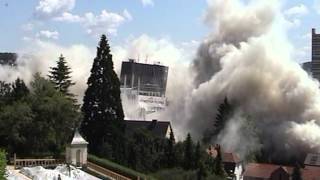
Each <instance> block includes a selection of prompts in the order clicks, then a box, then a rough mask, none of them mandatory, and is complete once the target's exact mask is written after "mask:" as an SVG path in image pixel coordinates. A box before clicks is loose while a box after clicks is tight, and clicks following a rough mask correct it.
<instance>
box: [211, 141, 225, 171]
mask: <svg viewBox="0 0 320 180" xmlns="http://www.w3.org/2000/svg"><path fill="white" fill-rule="evenodd" d="M215 150H216V151H217V156H216V158H215V159H214V164H213V173H214V174H216V175H218V176H225V174H226V172H225V171H224V166H223V163H222V155H221V148H220V145H216V146H215Z"/></svg>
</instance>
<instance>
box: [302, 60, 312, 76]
mask: <svg viewBox="0 0 320 180" xmlns="http://www.w3.org/2000/svg"><path fill="white" fill-rule="evenodd" d="M301 67H302V69H303V70H305V71H306V72H307V73H308V74H309V75H310V76H312V72H311V67H312V63H311V62H304V63H302V64H301Z"/></svg>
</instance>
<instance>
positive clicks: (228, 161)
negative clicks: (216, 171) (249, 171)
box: [207, 145, 243, 180]
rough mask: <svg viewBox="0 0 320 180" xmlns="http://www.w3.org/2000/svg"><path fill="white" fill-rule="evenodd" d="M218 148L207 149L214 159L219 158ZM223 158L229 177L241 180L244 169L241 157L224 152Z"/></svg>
mask: <svg viewBox="0 0 320 180" xmlns="http://www.w3.org/2000/svg"><path fill="white" fill-rule="evenodd" d="M216 146H217V145H216ZM216 146H210V147H209V148H208V149H207V153H208V154H209V155H210V156H212V157H213V158H215V157H216V156H217V150H216ZM221 158H222V163H223V166H224V170H225V171H226V173H227V174H228V175H229V177H232V178H235V179H236V180H240V179H241V174H242V171H243V167H242V162H241V160H240V158H239V156H238V155H237V154H236V153H233V152H224V151H222V152H221Z"/></svg>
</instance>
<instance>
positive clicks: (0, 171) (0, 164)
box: [0, 149, 7, 180]
mask: <svg viewBox="0 0 320 180" xmlns="http://www.w3.org/2000/svg"><path fill="white" fill-rule="evenodd" d="M6 166H7V160H6V153H5V151H3V150H1V149H0V180H5V179H6V178H5V177H4V176H5V173H6Z"/></svg>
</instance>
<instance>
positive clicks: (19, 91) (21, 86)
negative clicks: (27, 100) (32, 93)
mask: <svg viewBox="0 0 320 180" xmlns="http://www.w3.org/2000/svg"><path fill="white" fill-rule="evenodd" d="M28 94H29V89H28V87H27V86H26V84H25V83H24V81H23V80H22V79H20V78H17V79H16V80H15V82H14V83H13V84H12V92H11V97H12V99H13V101H17V100H21V99H23V98H24V97H26V96H27V95H28Z"/></svg>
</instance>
